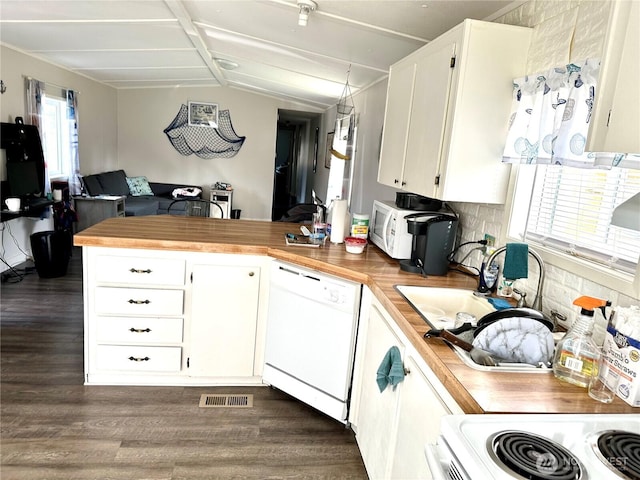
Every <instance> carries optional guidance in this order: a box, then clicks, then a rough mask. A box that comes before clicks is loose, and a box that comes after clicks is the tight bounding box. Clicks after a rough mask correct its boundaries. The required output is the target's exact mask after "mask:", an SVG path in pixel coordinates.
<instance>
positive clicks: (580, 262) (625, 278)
mask: <svg viewBox="0 0 640 480" xmlns="http://www.w3.org/2000/svg"><path fill="white" fill-rule="evenodd" d="M509 241H514V242H521V241H522V240H520V239H515V238H514V239H510V240H509ZM528 243H529V245H530V246H531V248H533V249H534V250H535V251H536V252H538V253H539V254H540V256H541V257H542V260H543V261H544V262H545V264H546V265H553V266H554V267H557V268H561V269H562V270H566V271H567V272H569V273H572V274H574V275H577V276H579V277H582V278H585V279H588V280H590V279H594V280H590V281H593V282H595V283H597V284H599V285H603V286H606V288H609V289H611V290H615V291H617V292H620V293H622V294H623V295H627V296H629V297H632V298H636V299H640V265H639V266H638V269H637V270H636V273H635V275H633V274H630V273H624V272H620V271H616V270H612V269H610V268H607V267H606V266H604V265H599V264H597V263H593V262H589V261H588V260H585V259H582V258H579V257H574V256H572V255H569V254H566V253H562V252H559V251H558V250H554V249H551V248H549V247H545V246H544V245H542V244H540V243H535V242H528Z"/></svg>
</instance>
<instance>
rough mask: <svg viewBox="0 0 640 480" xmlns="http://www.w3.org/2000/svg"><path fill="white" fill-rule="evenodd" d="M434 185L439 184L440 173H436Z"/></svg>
mask: <svg viewBox="0 0 640 480" xmlns="http://www.w3.org/2000/svg"><path fill="white" fill-rule="evenodd" d="M433 183H434V185H440V174H438V175H436V178H434V179H433Z"/></svg>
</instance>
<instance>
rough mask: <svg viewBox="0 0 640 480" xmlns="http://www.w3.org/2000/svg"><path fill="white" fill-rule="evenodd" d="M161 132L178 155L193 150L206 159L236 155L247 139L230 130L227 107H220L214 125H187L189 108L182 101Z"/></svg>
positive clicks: (188, 153)
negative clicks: (177, 110)
mask: <svg viewBox="0 0 640 480" xmlns="http://www.w3.org/2000/svg"><path fill="white" fill-rule="evenodd" d="M163 131H164V133H165V134H166V135H167V137H168V138H169V141H170V142H171V145H173V147H174V148H175V149H176V150H177V151H178V152H180V154H182V155H185V156H187V155H191V154H192V153H195V154H196V155H197V156H198V157H200V158H206V159H211V158H231V157H234V156H236V154H237V153H238V152H239V151H240V148H241V147H242V144H243V143H244V141H245V139H246V138H247V137H240V136H238V134H237V133H236V132H235V130H234V129H233V125H232V124H231V116H230V114H229V110H220V112H219V113H218V126H217V127H209V126H204V125H197V126H194V125H189V110H188V108H187V106H186V105H184V104H183V105H182V106H181V107H180V111H179V112H178V114H177V115H176V117H175V118H174V119H173V121H172V122H171V123H170V124H169V126H168V127H167V128H165V129H164V130H163Z"/></svg>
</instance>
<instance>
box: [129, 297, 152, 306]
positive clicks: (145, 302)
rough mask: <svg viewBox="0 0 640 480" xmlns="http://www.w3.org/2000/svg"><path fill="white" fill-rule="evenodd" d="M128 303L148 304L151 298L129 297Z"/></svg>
mask: <svg viewBox="0 0 640 480" xmlns="http://www.w3.org/2000/svg"><path fill="white" fill-rule="evenodd" d="M129 303H131V304H135V305H148V304H150V303H151V300H134V299H133V298H130V299H129Z"/></svg>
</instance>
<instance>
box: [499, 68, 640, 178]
mask: <svg viewBox="0 0 640 480" xmlns="http://www.w3.org/2000/svg"><path fill="white" fill-rule="evenodd" d="M599 71H600V61H599V60H596V59H587V60H585V61H584V62H581V63H572V64H569V65H566V66H562V67H555V68H552V69H551V70H548V71H546V72H542V73H538V74H534V75H527V76H525V77H522V78H517V79H515V80H514V85H513V101H512V108H511V118H510V124H509V133H508V135H507V143H506V145H505V149H504V153H503V162H506V163H527V164H556V165H566V166H570V167H578V168H611V167H612V166H619V167H627V168H640V156H639V155H636V154H626V153H600V152H586V151H585V146H586V141H587V133H588V131H589V122H590V120H591V110H592V108H593V102H594V99H595V98H596V89H597V85H596V83H597V79H598V74H599Z"/></svg>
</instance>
